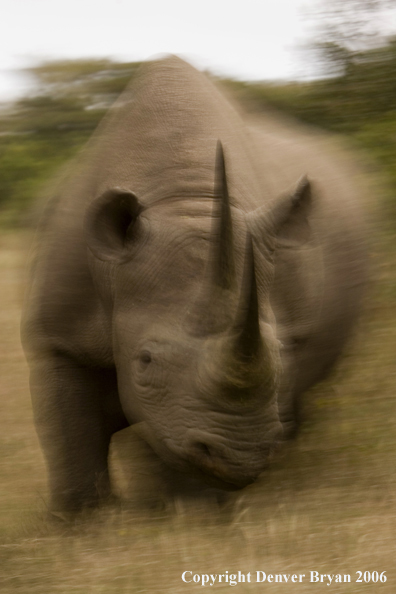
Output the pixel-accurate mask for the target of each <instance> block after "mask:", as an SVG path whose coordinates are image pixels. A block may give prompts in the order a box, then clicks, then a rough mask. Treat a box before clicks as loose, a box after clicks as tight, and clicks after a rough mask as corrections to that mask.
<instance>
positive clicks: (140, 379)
mask: <svg viewBox="0 0 396 594" xmlns="http://www.w3.org/2000/svg"><path fill="white" fill-rule="evenodd" d="M215 170H216V174H215V192H214V200H212V204H213V207H212V212H211V215H210V216H209V217H207V218H209V219H211V223H210V230H209V231H206V232H204V231H200V232H197V230H196V229H194V230H193V231H192V230H191V229H190V228H189V227H188V224H189V222H190V218H189V217H187V216H186V217H184V215H183V214H182V215H180V216H178V218H177V220H176V222H175V217H174V216H172V217H170V218H167V217H168V211H169V208H171V207H170V206H169V203H168V204H164V205H163V206H162V207H160V206H157V205H154V206H148V207H147V206H145V205H144V204H142V203H140V202H139V200H138V198H137V197H136V196H135V195H134V194H133V193H132V192H130V191H129V190H123V189H119V188H115V189H111V190H109V191H107V192H105V193H104V194H103V195H102V196H101V197H100V198H99V199H98V200H97V201H95V202H94V203H93V204H92V205H91V208H90V210H89V212H88V215H87V220H86V233H87V243H88V246H89V248H90V251H91V253H92V254H93V257H92V258H91V260H92V262H91V265H92V268H93V274H94V278H98V277H100V278H101V286H100V288H99V290H100V292H101V294H102V300H103V304H104V308H105V310H106V315H107V318H108V319H109V320H110V327H111V329H112V330H111V331H112V335H113V351H114V360H115V365H116V368H117V377H118V386H119V394H120V400H121V405H122V408H123V410H124V413H125V416H126V417H127V419H128V421H129V422H130V423H131V424H132V423H139V425H138V427H139V430H140V433H141V434H142V435H143V436H144V438H145V439H146V440H147V441H148V442H149V444H150V445H151V446H152V448H153V449H154V450H155V451H156V452H157V453H158V454H159V455H160V456H161V458H163V459H164V460H165V461H166V462H167V463H168V464H169V465H171V466H172V467H174V468H176V469H178V470H181V471H183V472H186V473H189V474H192V475H195V476H198V477H200V478H203V479H204V480H205V481H206V482H209V483H210V484H212V485H215V486H219V487H222V488H225V489H238V488H242V487H244V486H246V485H247V484H249V483H251V482H253V481H254V480H255V479H256V478H257V477H258V475H259V474H260V473H261V472H262V470H263V469H264V468H265V466H266V465H267V464H268V460H269V458H270V455H271V451H272V450H273V447H274V445H275V444H276V443H277V441H278V440H279V438H280V436H281V434H282V427H281V424H280V421H279V415H278V408H277V395H278V389H279V383H280V377H281V373H282V365H281V352H280V348H281V345H280V343H279V341H278V340H277V338H276V334H275V328H274V316H273V313H272V310H271V306H270V301H269V292H270V287H271V281H272V276H273V268H274V266H273V250H274V238H275V236H276V232H277V229H279V228H280V227H281V226H282V225H284V224H285V221H287V220H288V218H289V216H290V212H291V211H292V210H293V208H294V206H295V205H296V204H297V202H298V200H299V198H300V197H301V196H302V195H303V194H304V192H305V188H306V187H307V182H305V181H304V182H303V184H302V185H301V184H300V189H299V190H298V192H299V195H298V196H297V198H298V200H297V199H296V197H294V199H292V200H291V199H290V197H289V196H288V197H286V199H282V200H281V201H280V202H278V203H277V204H276V206H275V207H274V208H272V209H270V210H269V211H268V210H265V211H263V212H261V211H260V210H259V211H255V212H253V213H250V214H249V215H247V216H246V215H244V214H243V213H241V212H240V216H239V218H238V221H237V222H238V227H237V226H236V224H235V221H234V220H233V216H232V214H231V210H232V209H231V207H230V203H229V195H228V186H227V177H226V169H225V163H224V156H223V150H222V147H221V145H220V143H219V144H218V151H217V162H216V167H215ZM296 195H297V194H296ZM293 200H294V202H293ZM205 205H206V206H205V208H206V211H207V206H208V201H207V200H206V201H205ZM161 208H162V210H161ZM174 208H175V209H177V208H181V207H179V206H177V204H176V206H174ZM153 213H154V214H153ZM155 213H156V214H155ZM195 215H196V216H195V217H191V218H192V219H194V220H196V219H199V215H197V213H195ZM184 220H186V226H185V227H183V221H184ZM258 235H260V237H263V238H264V241H262V242H261V243H260V245H259V248H258V249H257V247H254V243H255V241H254V240H256V237H257V236H258ZM236 236H238V238H239V248H240V249H239V250H236V248H235V241H236ZM252 236H253V237H252ZM161 237H162V239H161ZM241 237H242V240H241ZM164 238H166V239H164ZM208 243H209V248H207V244H208ZM161 246H162V248H161Z"/></svg>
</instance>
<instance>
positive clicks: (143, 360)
mask: <svg viewBox="0 0 396 594" xmlns="http://www.w3.org/2000/svg"><path fill="white" fill-rule="evenodd" d="M139 362H140V364H141V365H142V367H146V366H147V365H149V364H150V363H151V353H149V351H142V352H141V353H140V355H139Z"/></svg>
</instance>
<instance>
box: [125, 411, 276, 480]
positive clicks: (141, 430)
mask: <svg viewBox="0 0 396 594" xmlns="http://www.w3.org/2000/svg"><path fill="white" fill-rule="evenodd" d="M135 430H136V432H137V433H138V435H139V436H140V437H142V438H143V439H144V441H146V443H148V445H149V446H150V447H151V448H152V449H153V450H154V451H155V453H156V454H157V455H158V456H159V457H160V458H161V459H162V460H163V461H164V462H165V463H167V464H168V465H169V466H170V467H172V468H174V469H175V470H178V471H179V472H182V473H184V474H188V475H190V476H194V477H195V478H196V479H198V480H200V481H202V482H204V483H206V484H207V485H209V486H211V487H215V488H218V489H222V490H224V491H238V490H240V489H243V488H245V487H247V486H248V485H251V484H252V483H254V482H255V481H256V480H257V478H258V477H259V475H260V474H261V472H262V471H263V470H264V469H265V467H266V466H267V465H268V459H269V447H268V445H266V446H265V447H263V449H262V451H261V455H260V461H257V464H256V465H255V467H254V471H253V472H249V471H247V472H244V471H241V470H240V468H238V466H237V465H236V464H231V463H230V462H227V460H226V455H225V454H224V450H225V448H223V450H222V449H221V447H219V444H216V454H214V453H213V451H211V448H210V447H209V446H208V445H207V443H208V439H207V436H206V435H205V438H206V440H205V441H204V439H203V435H201V433H202V432H200V431H193V432H191V433H193V435H191V433H190V435H189V432H187V439H186V441H188V442H189V447H188V448H184V447H180V448H179V451H178V450H176V451H175V446H174V444H173V443H171V442H170V440H169V439H164V440H162V441H160V440H158V439H157V438H156V437H155V436H154V435H153V431H152V430H151V429H150V427H149V426H148V424H147V423H146V422H141V423H139V424H138V425H135Z"/></svg>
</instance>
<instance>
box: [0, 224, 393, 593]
mask: <svg viewBox="0 0 396 594" xmlns="http://www.w3.org/2000/svg"><path fill="white" fill-rule="evenodd" d="M25 248H26V238H25V237H24V236H22V235H21V234H19V235H18V234H12V235H11V234H10V235H7V236H5V237H4V238H3V239H2V240H1V242H0V268H1V277H0V278H1V281H0V283H1V296H2V304H1V309H0V324H1V346H0V349H1V361H0V365H1V370H0V373H1V375H0V377H1V385H0V390H1V398H0V424H1V432H0V454H1V456H0V591H1V592H5V593H8V592H9V593H17V592H19V593H21V594H27V593H29V594H55V593H62V594H63V593H69V592H70V593H73V594H88V593H94V594H99V593H106V594H113V593H134V594H135V593H136V594H137V593H151V592H152V593H156V592H171V593H172V594H177V593H178V592H188V591H191V590H194V589H196V588H201V586H200V585H199V586H198V585H197V586H196V585H194V584H193V583H191V584H185V583H183V582H182V580H181V574H182V572H183V571H185V570H188V571H192V572H193V573H198V574H211V573H213V574H219V573H224V572H225V571H226V570H228V571H229V572H230V573H237V572H238V571H241V572H243V573H247V572H249V571H250V572H252V573H253V572H256V571H257V570H262V571H265V572H267V573H273V574H275V573H303V574H305V575H306V576H307V578H306V580H305V581H304V582H303V583H301V584H290V583H288V584H279V583H277V584H275V583H273V584H268V583H265V584H257V583H251V584H242V583H241V584H238V585H237V586H236V588H237V591H238V592H240V593H243V592H255V591H257V592H259V591H263V590H265V589H267V588H268V589H269V590H270V591H271V592H274V593H276V592H281V591H282V592H283V591H286V590H287V591H290V592H295V593H296V594H297V593H300V592H306V591H312V590H316V589H322V590H323V588H325V589H326V588H327V586H325V584H316V585H315V584H311V583H309V581H308V576H309V572H310V571H311V570H316V571H319V572H320V573H326V574H328V573H330V574H337V573H341V574H345V573H347V574H350V575H351V579H352V582H351V583H348V584H336V585H332V587H334V588H336V591H337V592H348V593H352V592H360V591H361V590H364V591H365V592H382V593H384V594H385V593H391V592H392V593H394V592H395V591H396V571H395V567H396V564H395V552H396V547H395V545H394V539H395V535H396V512H395V510H396V489H395V487H396V472H395V471H396V469H395V465H396V457H395V453H396V434H395V431H394V419H395V413H396V399H395V385H396V382H395V379H396V348H395V346H396V274H395V272H394V271H395V264H396V259H395V256H394V255H392V252H391V250H390V249H389V247H387V246H386V242H383V243H381V244H380V243H379V242H378V244H377V253H376V255H375V262H374V268H375V270H376V271H378V274H377V276H378V283H377V285H376V287H375V288H374V289H373V291H372V292H371V295H370V296H369V298H368V302H367V307H366V314H365V317H364V319H363V320H362V323H361V326H360V329H359V332H358V335H357V337H356V339H355V341H354V344H353V345H351V348H350V350H349V353H347V355H346V357H345V359H344V360H343V362H342V364H341V366H340V368H339V370H338V372H337V374H336V375H335V376H334V377H333V379H332V381H331V382H328V383H326V384H324V385H322V386H319V387H317V388H316V389H315V390H314V391H313V392H312V393H311V394H309V395H307V397H306V404H305V415H306V419H307V420H306V422H305V424H304V426H303V429H302V432H301V434H300V436H299V437H298V439H297V440H296V442H294V443H291V444H289V445H288V446H287V447H286V448H285V449H284V451H283V452H282V453H280V454H279V457H278V458H277V460H276V461H275V462H274V464H273V466H272V467H271V469H270V470H269V472H268V473H267V474H266V475H265V476H263V477H262V479H261V481H260V483H259V484H257V485H254V486H252V487H251V488H249V489H246V490H245V491H244V492H243V493H242V494H241V495H240V496H239V497H237V498H236V499H235V500H234V501H233V502H231V503H232V504H230V505H229V507H228V508H226V509H223V510H219V509H218V508H216V507H215V506H213V505H209V503H205V502H190V503H187V502H181V501H178V502H176V503H175V505H174V506H168V507H165V508H164V509H163V510H162V511H159V510H156V511H149V510H147V509H146V510H144V508H141V509H140V511H139V509H136V508H132V507H131V506H128V505H127V503H125V505H124V506H120V507H117V508H115V507H114V508H108V509H104V510H102V511H100V512H97V513H95V514H94V515H93V516H92V517H89V518H85V519H83V520H81V521H79V523H78V524H75V525H71V526H69V525H64V524H62V523H60V524H59V525H58V526H56V525H50V524H48V523H47V522H46V520H45V511H46V508H45V500H46V477H45V467H44V463H43V459H42V455H41V452H40V448H39V445H38V442H37V438H36V435H35V432H34V428H33V423H32V413H31V409H30V398H29V390H28V381H27V368H26V364H25V361H24V357H23V354H22V351H21V347H20V344H19V316H20V306H21V301H22V296H21V295H22V289H21V287H22V278H23V272H22V271H23V267H24V262H25V259H26V249H25ZM127 440H129V447H131V444H132V442H133V440H132V438H131V437H130V436H128V435H124V440H123V441H124V442H125V441H127ZM118 441H119V445H121V439H119V440H118ZM134 465H135V471H136V467H138V466H139V464H138V461H134V462H133V463H130V464H129V465H128V462H127V457H126V456H125V455H124V456H122V455H120V454H117V452H116V451H115V452H114V453H113V466H114V476H115V477H116V481H117V484H118V489H119V490H120V491H121V492H123V494H124V496H125V495H126V494H130V492H131V491H133V490H134V489H136V488H137V486H138V484H137V483H136V481H135V483H134V482H133V479H131V478H130V476H131V475H133V468H131V467H132V466H134ZM138 476H141V475H140V474H139V468H138ZM155 489H158V487H155V485H151V486H150V488H149V490H151V492H152V491H153V490H155ZM358 570H361V571H370V572H372V571H378V572H382V571H386V572H387V577H388V581H387V582H386V583H385V584H377V585H373V584H367V585H366V584H364V583H363V584H357V583H355V579H356V573H355V572H356V571H358ZM214 587H215V588H226V589H228V588H229V585H228V584H218V585H216V586H214Z"/></svg>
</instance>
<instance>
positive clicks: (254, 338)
mask: <svg viewBox="0 0 396 594" xmlns="http://www.w3.org/2000/svg"><path fill="white" fill-rule="evenodd" d="M234 330H235V331H236V339H235V342H234V349H233V352H234V355H235V357H236V359H238V361H240V362H241V363H253V362H261V360H262V356H263V342H262V339H261V334H260V318H259V305H258V296H257V282H256V273H255V265H254V251H253V242H252V238H251V235H250V234H248V236H247V242H246V256H245V264H244V274H243V279H242V292H241V300H240V304H239V308H238V314H237V318H236V322H235V325H234Z"/></svg>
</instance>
